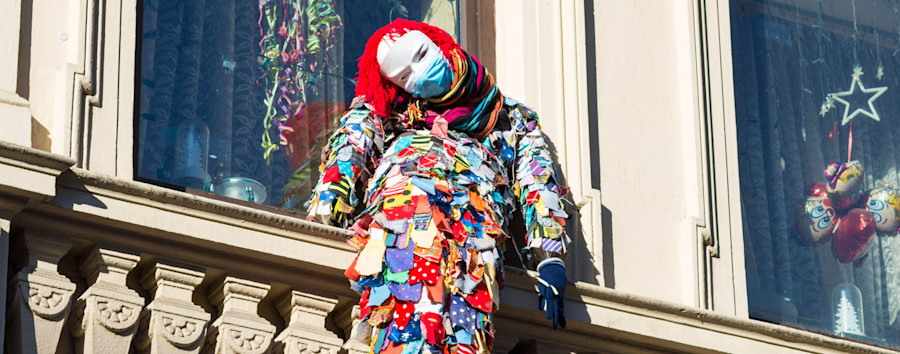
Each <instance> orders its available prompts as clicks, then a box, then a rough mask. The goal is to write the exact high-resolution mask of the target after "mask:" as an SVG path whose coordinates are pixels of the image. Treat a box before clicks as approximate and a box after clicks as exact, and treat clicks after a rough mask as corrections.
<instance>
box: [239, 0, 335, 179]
mask: <svg viewBox="0 0 900 354" xmlns="http://www.w3.org/2000/svg"><path fill="white" fill-rule="evenodd" d="M341 26H342V23H341V18H340V17H339V16H338V14H337V12H335V10H334V7H333V6H332V2H331V0H308V1H305V0H260V2H259V31H260V35H261V36H262V40H261V41H260V42H259V48H260V55H259V60H258V61H259V65H260V67H261V68H262V71H263V74H262V76H261V77H260V78H259V79H257V80H256V83H257V85H259V86H260V87H262V88H263V89H264V90H265V92H266V98H265V101H264V103H265V105H266V114H265V117H264V118H263V133H262V148H263V158H265V160H266V163H267V164H268V163H269V162H270V160H271V154H272V153H273V152H274V151H277V150H278V149H279V145H287V144H288V139H287V138H286V137H285V133H290V132H293V131H294V128H293V127H292V126H291V125H289V124H285V123H286V122H287V121H288V120H290V119H298V118H297V117H301V116H302V113H303V110H304V109H305V106H306V103H307V97H306V90H305V88H306V87H310V88H311V89H313V90H314V89H315V85H316V81H317V80H318V78H319V77H320V76H321V75H322V74H329V73H330V72H331V68H332V67H334V64H333V63H332V61H331V60H330V58H329V49H331V48H332V47H333V46H334V34H335V31H336V30H337V29H338V28H340V27H341ZM275 129H277V131H278V134H279V136H278V139H277V141H273V139H272V135H271V134H272V132H273V130H275Z"/></svg>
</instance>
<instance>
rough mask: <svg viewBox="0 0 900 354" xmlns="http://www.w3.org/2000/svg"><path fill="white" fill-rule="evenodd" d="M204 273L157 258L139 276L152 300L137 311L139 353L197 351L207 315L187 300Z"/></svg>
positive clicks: (136, 346)
mask: <svg viewBox="0 0 900 354" xmlns="http://www.w3.org/2000/svg"><path fill="white" fill-rule="evenodd" d="M203 276H204V273H203V272H202V271H199V270H196V269H192V267H189V266H184V265H179V264H177V263H173V262H169V261H157V262H155V263H154V264H153V265H151V266H149V267H148V268H147V270H146V271H144V273H143V274H142V276H141V283H142V284H143V286H144V288H145V289H149V290H150V292H151V294H152V295H153V301H152V302H150V304H149V305H147V308H145V309H144V311H143V312H142V313H141V319H140V324H139V326H138V337H137V338H136V339H135V348H137V349H138V352H139V353H152V354H164V353H199V352H200V345H201V344H203V340H202V339H203V338H204V337H205V335H206V325H207V324H208V323H209V319H210V315H209V314H208V313H206V311H204V310H203V308H201V307H200V306H197V305H196V304H194V303H193V301H192V300H191V299H192V297H193V294H194V290H195V289H196V287H197V285H200V282H201V281H203Z"/></svg>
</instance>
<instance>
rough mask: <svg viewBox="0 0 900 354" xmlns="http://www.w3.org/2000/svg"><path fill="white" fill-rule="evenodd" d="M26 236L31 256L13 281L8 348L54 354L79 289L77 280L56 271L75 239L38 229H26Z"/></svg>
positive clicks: (25, 351)
mask: <svg viewBox="0 0 900 354" xmlns="http://www.w3.org/2000/svg"><path fill="white" fill-rule="evenodd" d="M24 238H25V244H26V247H27V248H28V255H29V257H28V261H27V265H26V266H25V267H24V268H23V269H22V270H21V271H19V272H18V273H17V274H16V275H14V276H13V277H12V279H11V283H10V289H12V291H11V293H12V299H11V302H10V305H11V306H10V308H9V309H8V317H9V320H8V324H9V326H10V327H9V328H8V331H7V334H8V335H7V336H6V338H7V340H8V342H7V343H6V344H7V351H8V352H10V353H49V354H53V353H55V352H56V347H57V344H58V342H59V338H60V333H61V332H62V327H63V325H64V324H65V318H66V315H67V314H68V311H69V307H70V306H69V305H70V304H71V300H72V295H73V294H74V293H75V284H74V283H73V282H72V281H70V280H69V279H68V278H66V277H65V276H63V275H61V274H59V273H58V272H57V271H56V268H57V265H58V264H59V259H60V258H62V256H63V255H64V254H65V253H66V252H67V251H68V250H69V247H70V245H71V243H70V242H69V241H68V240H66V239H63V238H61V237H59V236H58V235H54V234H48V233H40V232H34V231H26V232H25V235H24ZM3 261H4V262H6V261H7V260H3Z"/></svg>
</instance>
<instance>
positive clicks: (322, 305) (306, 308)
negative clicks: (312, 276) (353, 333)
mask: <svg viewBox="0 0 900 354" xmlns="http://www.w3.org/2000/svg"><path fill="white" fill-rule="evenodd" d="M337 302H338V301H337V299H331V298H327V297H322V296H318V295H313V294H308V293H303V292H300V291H293V292H291V293H290V294H288V296H286V297H285V298H284V299H282V300H281V301H280V302H279V304H278V311H279V313H281V315H282V316H283V317H284V319H285V323H287V328H285V329H284V331H282V332H281V334H279V335H278V338H276V339H275V341H277V342H278V346H279V347H280V348H282V349H283V351H284V353H285V354H303V353H320V354H334V353H337V351H338V350H339V349H341V344H343V342H344V341H343V340H341V339H340V338H338V336H337V335H336V334H334V333H332V332H331V331H329V330H327V329H325V317H326V316H328V314H329V313H330V312H331V311H332V310H334V307H335V305H337Z"/></svg>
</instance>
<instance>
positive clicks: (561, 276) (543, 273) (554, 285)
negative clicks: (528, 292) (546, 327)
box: [537, 258, 566, 329]
mask: <svg viewBox="0 0 900 354" xmlns="http://www.w3.org/2000/svg"><path fill="white" fill-rule="evenodd" d="M537 271H538V273H540V275H539V276H538V290H540V296H539V297H538V306H540V308H541V309H542V310H544V313H545V314H546V315H547V319H548V320H550V321H551V323H552V326H553V329H556V327H557V326H559V327H563V328H565V327H566V314H565V310H564V307H563V301H564V298H565V291H566V267H565V265H564V264H563V261H562V260H561V259H559V258H548V259H545V260H543V261H541V263H540V264H538V266H537Z"/></svg>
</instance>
